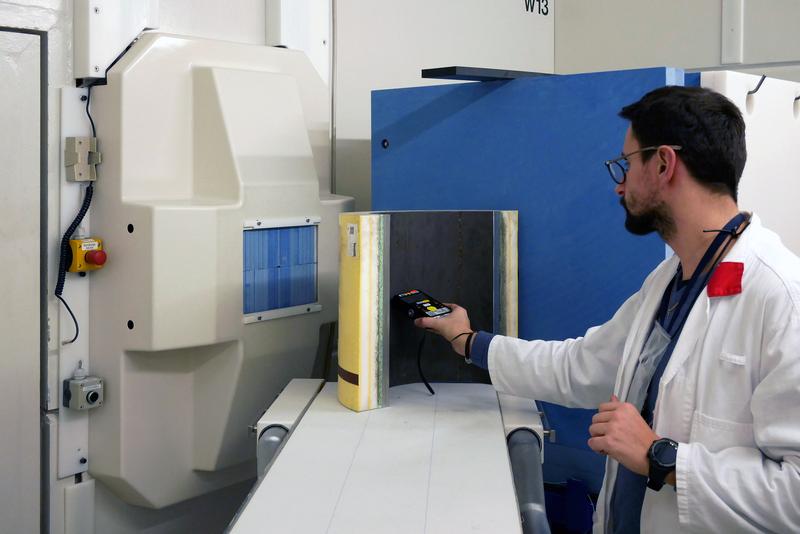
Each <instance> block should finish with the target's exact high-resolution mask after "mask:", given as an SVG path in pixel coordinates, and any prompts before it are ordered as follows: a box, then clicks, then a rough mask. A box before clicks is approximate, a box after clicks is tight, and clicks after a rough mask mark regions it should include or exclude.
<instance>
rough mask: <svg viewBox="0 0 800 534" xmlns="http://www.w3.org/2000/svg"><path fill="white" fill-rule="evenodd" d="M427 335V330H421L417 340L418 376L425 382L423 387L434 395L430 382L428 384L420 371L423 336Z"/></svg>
mask: <svg viewBox="0 0 800 534" xmlns="http://www.w3.org/2000/svg"><path fill="white" fill-rule="evenodd" d="M427 337H428V331H427V330H425V331H423V332H422V339H420V340H419V348H418V349H417V369H419V377H420V378H421V379H422V383H423V384H425V387H426V388H428V391H430V392H431V395H436V392H435V391H433V388H432V387H431V385H430V384H428V380H427V379H426V378H425V375H424V374H423V373H422V347H424V346H425V338H427Z"/></svg>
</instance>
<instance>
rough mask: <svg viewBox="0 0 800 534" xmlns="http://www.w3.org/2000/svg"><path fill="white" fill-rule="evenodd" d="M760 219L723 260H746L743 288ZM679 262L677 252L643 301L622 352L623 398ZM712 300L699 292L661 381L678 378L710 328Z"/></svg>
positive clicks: (620, 388)
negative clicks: (629, 338) (693, 350)
mask: <svg viewBox="0 0 800 534" xmlns="http://www.w3.org/2000/svg"><path fill="white" fill-rule="evenodd" d="M761 228H762V226H761V220H760V219H759V217H758V216H757V215H755V214H753V216H752V218H751V219H750V224H749V226H748V227H747V229H746V230H745V231H744V233H742V235H741V236H739V238H738V239H737V240H736V243H734V245H733V247H731V250H730V251H729V252H728V254H727V255H726V256H725V258H724V259H723V261H725V262H732V263H743V264H744V274H743V276H742V287H743V288H744V287H746V286H747V279H748V274H749V273H748V269H747V265H748V264H751V263H752V257H753V249H752V241H753V236H754V235H755V234H758V233H759V232H760V230H761ZM679 262H680V260H679V258H678V256H677V255H673V256H672V257H671V258H669V259H668V260H667V261H665V262H664V263H663V264H662V265H661V266H660V267H659V268H658V271H657V272H656V273H655V275H654V277H653V279H652V282H651V285H650V288H649V289H648V291H647V294H646V297H645V300H644V302H643V303H642V308H641V312H640V313H639V315H638V317H637V318H636V319H635V321H636V323H635V326H634V331H635V332H636V334H635V336H634V339H633V342H632V343H630V345H629V346H626V351H625V354H624V355H623V360H622V361H623V362H624V363H623V368H622V372H621V374H620V376H619V380H618V383H617V388H615V389H616V390H617V395H618V396H619V398H620V399H627V396H628V393H629V389H630V383H631V379H632V377H633V372H634V371H635V369H636V363H637V362H638V360H639V355H640V354H641V352H642V349H643V347H644V343H645V341H646V339H647V335H648V334H649V332H650V326H651V324H652V322H653V320H654V319H655V315H656V312H657V310H658V306H659V304H661V298H662V297H663V295H664V291H665V290H666V288H667V284H669V283H670V282H671V281H672V277H673V276H675V271H676V270H677V268H678V263H679ZM710 306H711V302H710V299H709V297H708V294H707V292H706V291H703V292H702V293H700V295H699V296H698V297H697V300H696V301H695V303H694V306H692V310H691V311H690V312H689V317H688V318H687V319H686V324H685V325H684V327H683V331H682V332H681V334H680V338H679V339H678V342H677V344H676V345H675V349H674V350H673V353H672V357H671V358H670V361H669V363H668V364H667V368H666V369H665V370H664V375H663V377H662V384H667V383H669V381H670V380H672V378H674V377H675V375H676V374H677V372H678V370H679V369H680V368H681V366H682V365H683V364H684V363H685V362H686V359H687V358H688V357H689V355H690V354H692V349H693V348H694V346H695V345H696V344H697V342H698V341H699V340H700V337H701V336H702V335H703V334H704V333H705V332H706V330H707V327H708V319H709V310H710Z"/></svg>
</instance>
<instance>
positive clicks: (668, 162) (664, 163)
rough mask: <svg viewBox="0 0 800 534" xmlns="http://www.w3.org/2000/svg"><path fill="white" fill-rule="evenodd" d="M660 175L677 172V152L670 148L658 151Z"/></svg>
mask: <svg viewBox="0 0 800 534" xmlns="http://www.w3.org/2000/svg"><path fill="white" fill-rule="evenodd" d="M657 157H658V174H664V173H665V172H668V171H672V172H670V174H672V173H674V172H675V166H676V164H677V159H678V158H677V156H676V154H675V152H674V151H673V150H672V149H671V148H669V147H662V149H661V150H659V151H658V154H657Z"/></svg>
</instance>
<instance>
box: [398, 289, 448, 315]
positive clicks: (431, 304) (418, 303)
mask: <svg viewBox="0 0 800 534" xmlns="http://www.w3.org/2000/svg"><path fill="white" fill-rule="evenodd" d="M392 301H393V302H394V303H395V304H396V305H397V306H400V307H401V308H403V309H404V310H405V312H406V315H408V316H409V317H410V318H412V319H418V318H420V317H441V316H442V315H447V314H448V313H450V312H451V311H453V310H451V309H450V308H448V307H447V306H445V305H444V304H442V303H441V302H439V301H438V300H436V299H435V298H433V297H431V296H430V295H428V294H427V293H423V292H422V291H420V290H419V289H409V290H408V291H403V292H402V293H398V294H397V295H395V296H394V297H393V298H392Z"/></svg>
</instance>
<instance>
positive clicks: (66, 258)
mask: <svg viewBox="0 0 800 534" xmlns="http://www.w3.org/2000/svg"><path fill="white" fill-rule="evenodd" d="M91 98H92V88H91V86H90V87H89V91H88V94H87V96H86V116H87V117H89V123H90V124H91V125H92V137H97V131H96V130H95V127H94V120H93V119H92V114H91V112H90V111H89V102H90V101H91ZM93 194H94V185H93V184H92V182H89V185H87V186H86V193H85V195H84V197H83V203H82V204H81V209H80V210H78V214H77V215H76V216H75V219H73V221H72V223H71V224H70V225H69V226H68V227H67V231H66V232H64V236H63V237H62V238H61V247H60V251H59V258H58V280H57V281H56V291H55V293H56V298H57V299H58V300H60V301H61V303H62V304H64V307H65V308H67V311H68V312H69V315H70V317H72V322H73V323H75V335H74V336H73V338H72V339H70V340H69V341H66V342H65V343H64V344H65V345H69V344H70V343H74V342H75V340H76V339H78V335H79V334H80V327H79V326H78V319H77V318H76V317H75V314H74V313H72V309H71V308H70V307H69V304H67V301H65V300H64V298H63V297H62V296H61V294H62V293H63V292H64V282H65V281H66V279H67V268H68V267H69V263H70V261H71V260H70V249H69V240H70V239H71V238H72V234H74V233H75V230H77V229H78V226H80V224H81V222H82V221H83V218H84V217H85V216H86V212H87V211H89V206H90V205H91V203H92V195H93Z"/></svg>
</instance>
